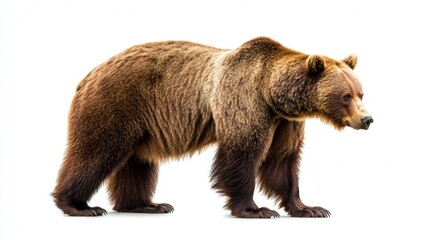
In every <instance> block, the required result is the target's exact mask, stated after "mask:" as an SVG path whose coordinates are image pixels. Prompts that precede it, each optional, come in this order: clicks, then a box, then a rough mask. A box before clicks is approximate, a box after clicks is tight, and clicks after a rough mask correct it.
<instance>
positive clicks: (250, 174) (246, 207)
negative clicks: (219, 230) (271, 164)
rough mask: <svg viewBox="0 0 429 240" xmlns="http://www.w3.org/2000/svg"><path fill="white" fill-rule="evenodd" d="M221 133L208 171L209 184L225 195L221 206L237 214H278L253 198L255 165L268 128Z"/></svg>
mask: <svg viewBox="0 0 429 240" xmlns="http://www.w3.org/2000/svg"><path fill="white" fill-rule="evenodd" d="M225 135H226V134H225ZM225 135H224V136H223V137H224V138H221V139H220V141H219V148H218V150H217V153H216V157H215V161H214V163H213V167H212V173H211V180H212V183H213V188H215V189H217V190H218V192H219V193H221V194H222V195H225V196H227V197H228V200H227V202H226V204H225V207H226V208H228V209H230V210H231V215H233V216H236V217H241V218H271V217H274V218H276V217H279V216H280V215H279V214H278V213H277V212H275V211H272V210H270V209H268V208H264V207H262V208H259V207H258V206H257V205H256V203H255V202H254V200H253V193H254V191H255V178H256V168H257V166H259V165H260V162H261V159H262V158H263V157H264V155H265V154H266V150H265V149H267V147H266V146H267V144H268V143H267V142H268V141H267V139H268V138H269V137H268V135H269V131H268V130H264V129H251V130H249V131H248V132H247V133H242V134H240V135H239V137H235V138H225Z"/></svg>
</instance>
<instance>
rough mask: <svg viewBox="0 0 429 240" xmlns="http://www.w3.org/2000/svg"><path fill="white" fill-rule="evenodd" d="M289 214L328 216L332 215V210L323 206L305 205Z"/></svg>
mask: <svg viewBox="0 0 429 240" xmlns="http://www.w3.org/2000/svg"><path fill="white" fill-rule="evenodd" d="M289 215H290V216H291V217H307V218H328V217H330V216H331V212H329V211H328V210H326V209H324V208H322V207H304V208H301V209H297V210H294V211H291V212H290V213H289Z"/></svg>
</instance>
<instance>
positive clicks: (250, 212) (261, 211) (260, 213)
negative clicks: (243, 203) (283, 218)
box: [231, 207, 280, 218]
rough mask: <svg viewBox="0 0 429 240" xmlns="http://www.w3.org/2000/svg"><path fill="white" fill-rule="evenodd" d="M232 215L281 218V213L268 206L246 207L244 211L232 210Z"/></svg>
mask: <svg viewBox="0 0 429 240" xmlns="http://www.w3.org/2000/svg"><path fill="white" fill-rule="evenodd" d="M231 215H232V216H235V217H239V218H279V217H280V214H279V213H278V212H276V211H273V210H271V209H268V208H266V207H262V208H258V209H246V210H244V211H240V210H232V211H231Z"/></svg>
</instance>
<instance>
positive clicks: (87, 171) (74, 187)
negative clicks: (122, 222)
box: [52, 150, 123, 216]
mask: <svg viewBox="0 0 429 240" xmlns="http://www.w3.org/2000/svg"><path fill="white" fill-rule="evenodd" d="M118 153H120V151H118ZM109 156H110V157H109V158H106V159H97V160H96V161H95V162H96V163H97V164H102V165H103V166H96V167H93V168H91V167H86V166H85V165H84V164H82V163H81V162H82V161H87V159H91V160H94V158H91V157H81V156H77V155H76V154H75V153H72V150H69V152H68V153H67V155H66V160H65V161H64V164H63V166H62V168H61V171H60V174H59V177H58V183H57V186H56V187H55V190H54V192H53V193H52V196H53V197H54V201H55V203H56V205H57V206H58V208H60V209H61V210H62V211H63V212H64V213H65V214H68V215H70V216H100V215H103V214H106V213H107V212H106V210H104V209H102V208H100V207H89V206H88V204H87V202H88V201H89V199H90V198H91V197H92V195H93V194H94V192H95V191H96V190H97V189H98V187H99V186H100V185H101V183H102V182H103V181H104V179H105V178H106V177H107V176H108V175H109V174H110V173H111V172H112V171H113V168H114V167H115V166H117V165H118V164H119V162H120V160H121V159H122V158H123V157H122V155H120V154H111V155H109ZM93 157H95V156H93ZM99 157H102V156H99Z"/></svg>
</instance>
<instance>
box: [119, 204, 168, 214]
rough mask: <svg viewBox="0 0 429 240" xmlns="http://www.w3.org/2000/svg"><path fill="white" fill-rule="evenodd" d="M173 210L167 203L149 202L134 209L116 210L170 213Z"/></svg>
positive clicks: (123, 210) (121, 210)
mask: <svg viewBox="0 0 429 240" xmlns="http://www.w3.org/2000/svg"><path fill="white" fill-rule="evenodd" d="M173 211H174V208H173V206H171V205H170V204H168V203H159V204H155V203H154V204H151V205H148V206H144V207H138V208H134V209H120V210H118V212H130V213H172V212H173Z"/></svg>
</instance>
